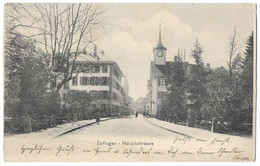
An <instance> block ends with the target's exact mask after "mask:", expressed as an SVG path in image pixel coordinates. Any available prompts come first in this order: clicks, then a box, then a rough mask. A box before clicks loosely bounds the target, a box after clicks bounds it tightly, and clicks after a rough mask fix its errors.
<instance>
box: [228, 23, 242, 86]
mask: <svg viewBox="0 0 260 166" xmlns="http://www.w3.org/2000/svg"><path fill="white" fill-rule="evenodd" d="M238 49H239V47H238V43H237V32H236V28H235V29H234V32H233V34H232V36H231V37H230V40H229V45H228V56H229V60H228V62H227V65H228V69H229V86H230V88H231V87H232V80H233V79H232V78H233V72H234V71H233V70H234V67H233V65H235V63H233V58H236V57H235V56H237V55H239V54H237V51H238Z"/></svg>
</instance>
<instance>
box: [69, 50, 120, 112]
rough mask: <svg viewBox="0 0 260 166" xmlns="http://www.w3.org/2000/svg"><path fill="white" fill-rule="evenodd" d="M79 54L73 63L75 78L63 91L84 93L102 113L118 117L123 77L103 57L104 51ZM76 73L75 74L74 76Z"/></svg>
mask: <svg viewBox="0 0 260 166" xmlns="http://www.w3.org/2000/svg"><path fill="white" fill-rule="evenodd" d="M96 50H97V49H96V48H95V49H94V52H93V51H89V52H87V51H86V50H85V51H83V52H81V53H80V54H79V56H78V57H77V59H76V62H75V71H79V73H78V75H77V77H76V78H74V79H72V80H71V81H69V82H68V83H67V84H66V88H65V89H70V90H79V91H86V92H87V93H89V94H90V97H91V99H92V103H91V104H96V105H97V106H98V107H99V108H100V110H101V111H102V112H103V113H106V114H108V115H111V116H116V115H120V112H121V111H122V107H123V93H124V90H123V88H122V85H121V79H122V77H124V75H123V73H122V71H121V69H120V67H119V66H118V65H117V63H116V62H115V61H112V60H110V59H109V58H108V57H107V56H105V54H104V51H100V52H98V51H96ZM76 73H77V72H75V74H74V76H75V75H76Z"/></svg>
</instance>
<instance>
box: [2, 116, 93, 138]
mask: <svg viewBox="0 0 260 166" xmlns="http://www.w3.org/2000/svg"><path fill="white" fill-rule="evenodd" d="M93 118H94V116H93V115H92V116H83V115H82V113H72V114H71V113H68V114H67V115H66V116H63V117H60V116H57V115H55V114H52V115H51V116H49V117H47V116H45V117H44V118H43V120H39V119H37V118H34V117H32V116H30V115H27V116H24V117H23V118H22V120H21V122H20V123H19V124H18V125H15V126H13V127H12V130H11V131H10V130H9V131H5V132H8V133H10V134H12V133H31V132H32V131H37V130H41V129H47V128H51V127H55V126H57V125H58V124H62V123H66V122H67V123H69V122H72V121H74V122H76V121H81V120H83V119H93Z"/></svg>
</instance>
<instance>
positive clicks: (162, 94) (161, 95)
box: [157, 92, 165, 99]
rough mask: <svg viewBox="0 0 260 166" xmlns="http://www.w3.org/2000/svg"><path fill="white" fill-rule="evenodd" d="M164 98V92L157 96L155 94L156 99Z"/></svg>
mask: <svg viewBox="0 0 260 166" xmlns="http://www.w3.org/2000/svg"><path fill="white" fill-rule="evenodd" d="M164 96H165V93H164V92H158V94H157V98H158V99H162V98H164Z"/></svg>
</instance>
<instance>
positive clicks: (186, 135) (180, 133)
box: [144, 118, 198, 139]
mask: <svg viewBox="0 0 260 166" xmlns="http://www.w3.org/2000/svg"><path fill="white" fill-rule="evenodd" d="M144 119H145V120H146V121H147V122H148V123H150V124H152V125H154V126H156V127H159V128H161V129H164V130H167V131H170V132H173V133H176V134H179V135H182V136H185V137H190V138H194V139H198V138H196V137H193V136H190V135H188V134H185V133H182V132H179V131H175V130H171V129H168V128H166V127H162V126H160V125H158V124H155V123H153V122H151V121H149V120H148V119H147V118H144Z"/></svg>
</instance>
